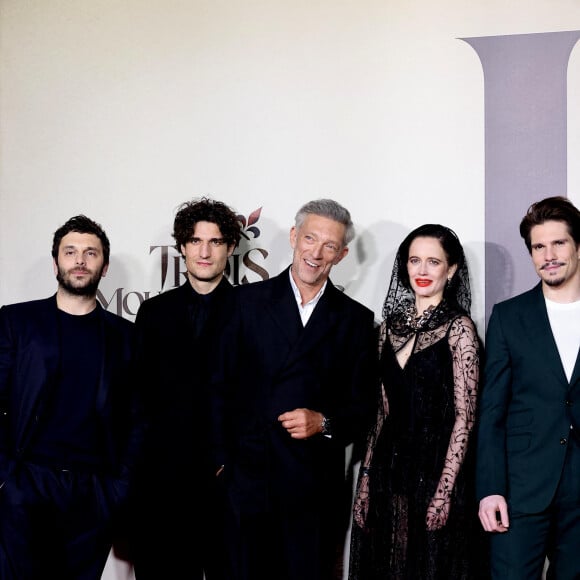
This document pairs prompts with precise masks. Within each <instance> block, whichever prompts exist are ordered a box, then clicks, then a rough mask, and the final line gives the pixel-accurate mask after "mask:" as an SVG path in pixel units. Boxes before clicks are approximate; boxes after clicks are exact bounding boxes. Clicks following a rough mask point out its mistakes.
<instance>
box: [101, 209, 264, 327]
mask: <svg viewBox="0 0 580 580" xmlns="http://www.w3.org/2000/svg"><path fill="white" fill-rule="evenodd" d="M261 213H262V208H261V207H259V208H258V209H256V210H254V211H253V212H251V213H250V214H249V215H248V217H247V218H246V217H245V216H244V215H241V214H238V216H237V217H238V220H239V222H240V223H241V225H242V239H241V240H240V243H239V244H238V245H237V246H236V248H235V249H234V252H233V254H232V255H231V256H230V258H229V259H228V263H227V265H226V270H225V275H226V277H227V278H228V280H229V281H230V282H231V283H232V284H233V285H234V286H238V285H239V284H249V283H250V282H252V281H256V280H267V279H268V278H269V277H270V274H269V272H268V270H267V269H266V267H265V261H266V259H267V258H268V254H269V252H268V250H267V249H265V248H261V247H258V245H257V244H256V240H257V239H258V238H259V237H260V234H261V231H260V228H259V227H258V226H257V224H258V221H259V219H260V215H261ZM254 244H256V245H254ZM149 256H150V257H151V259H154V260H155V263H156V267H157V270H158V274H159V288H160V289H159V290H135V289H127V288H117V289H115V290H114V291H113V292H112V293H110V294H109V295H107V296H105V295H104V294H103V292H102V291H101V290H97V298H98V300H99V302H100V303H101V305H102V306H103V308H105V309H107V310H109V311H111V312H114V313H116V314H118V315H119V316H124V317H129V316H135V315H136V314H137V310H138V309H139V306H140V305H141V303H142V302H143V301H144V300H147V299H148V298H151V296H155V295H156V294H161V292H164V291H166V290H171V289H173V288H177V287H178V286H181V285H182V284H183V282H184V281H185V279H186V277H187V271H186V269H185V263H184V261H183V258H182V257H181V254H180V253H179V252H178V251H177V249H176V248H175V245H173V244H167V245H165V244H164V245H155V246H149ZM250 273H252V276H251V279H250V278H248V275H249V274H250Z"/></svg>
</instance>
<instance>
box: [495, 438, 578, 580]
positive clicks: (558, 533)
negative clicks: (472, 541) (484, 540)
mask: <svg viewBox="0 0 580 580" xmlns="http://www.w3.org/2000/svg"><path fill="white" fill-rule="evenodd" d="M570 435H571V436H570V438H569V442H568V449H567V451H566V459H565V462H564V468H563V469H562V475H561V478H560V483H559V485H558V489H557V491H556V495H555V496H554V499H553V500H552V503H551V504H550V506H549V507H548V509H546V510H545V511H543V512H541V513H537V514H527V513H518V512H513V511H510V528H509V531H507V532H505V533H503V534H492V536H491V538H490V540H491V565H492V578H493V579H494V580H506V579H510V580H536V579H538V580H539V579H540V578H541V577H542V570H543V567H544V562H545V559H546V557H547V558H548V561H549V567H548V572H547V578H548V580H578V579H580V445H579V443H578V441H577V440H576V438H575V437H573V436H572V434H570Z"/></svg>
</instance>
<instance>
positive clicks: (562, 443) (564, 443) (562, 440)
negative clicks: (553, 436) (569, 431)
mask: <svg viewBox="0 0 580 580" xmlns="http://www.w3.org/2000/svg"><path fill="white" fill-rule="evenodd" d="M566 443H568V440H567V439H566V437H562V439H560V445H566Z"/></svg>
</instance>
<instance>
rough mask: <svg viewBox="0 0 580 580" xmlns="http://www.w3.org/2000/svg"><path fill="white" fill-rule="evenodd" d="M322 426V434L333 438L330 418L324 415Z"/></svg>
mask: <svg viewBox="0 0 580 580" xmlns="http://www.w3.org/2000/svg"><path fill="white" fill-rule="evenodd" d="M320 426H321V427H322V434H323V435H324V436H325V437H332V433H331V431H330V419H328V417H325V416H324V415H322V423H321V424H320Z"/></svg>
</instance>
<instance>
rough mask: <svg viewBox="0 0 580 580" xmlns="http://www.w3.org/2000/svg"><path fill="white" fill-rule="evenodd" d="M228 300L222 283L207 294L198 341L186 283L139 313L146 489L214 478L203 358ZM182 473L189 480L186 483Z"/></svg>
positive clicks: (194, 303)
mask: <svg viewBox="0 0 580 580" xmlns="http://www.w3.org/2000/svg"><path fill="white" fill-rule="evenodd" d="M232 294H233V286H232V285H231V284H230V283H229V282H228V280H227V279H226V278H225V277H224V278H222V279H221V281H220V283H219V285H218V286H217V287H216V288H215V289H214V290H213V292H212V293H211V303H210V306H209V310H208V312H207V318H206V320H205V324H204V327H203V332H202V334H201V335H200V336H199V337H196V336H194V327H195V324H196V320H197V318H198V315H199V312H198V310H197V307H198V301H199V299H200V297H199V296H198V295H197V294H196V293H195V291H194V290H193V288H192V286H191V284H190V283H189V281H188V280H186V281H185V282H184V283H183V284H182V285H181V286H179V287H178V288H175V289H172V290H169V291H167V292H163V293H162V294H159V295H157V296H154V297H152V298H150V299H148V300H146V301H145V302H143V303H142V304H141V306H140V308H139V311H138V313H137V318H136V320H135V325H136V328H137V341H138V361H139V376H140V384H141V388H142V390H143V395H144V400H145V409H146V413H145V415H146V417H147V435H146V441H145V445H144V449H143V451H144V456H143V461H144V464H145V465H144V469H145V473H144V477H143V481H142V482H141V484H144V485H146V486H147V488H149V487H156V486H159V485H162V486H163V487H164V488H169V489H171V488H174V487H175V486H178V487H179V488H183V487H184V486H186V485H187V486H191V485H197V484H201V483H202V481H203V479H202V478H200V475H202V476H204V477H206V478H214V472H213V469H209V467H208V440H209V435H208V433H209V411H208V409H209V402H208V396H207V380H208V366H209V363H208V357H209V355H210V354H211V351H212V350H213V348H214V347H213V340H214V339H213V337H214V336H215V335H217V334H219V332H220V330H221V328H222V327H223V325H224V319H226V320H227V317H228V314H227V313H228V308H229V307H230V306H229V305H230V302H231V299H232ZM212 467H213V463H212ZM188 471H190V472H191V478H189V477H187V478H186V473H187V472H188ZM194 472H195V473H194ZM139 487H141V485H140V486H139ZM147 493H148V492H147ZM188 493H193V491H192V490H191V489H190V492H188ZM144 501H145V502H147V501H148V497H147V495H146V497H145V498H144ZM196 501H197V500H196Z"/></svg>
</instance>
